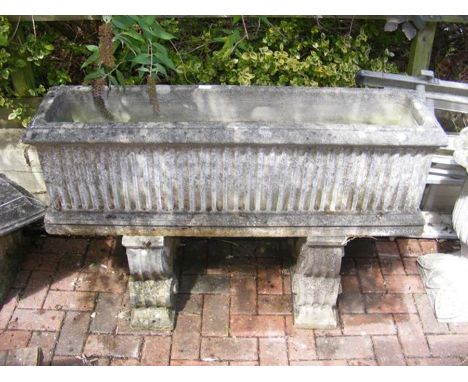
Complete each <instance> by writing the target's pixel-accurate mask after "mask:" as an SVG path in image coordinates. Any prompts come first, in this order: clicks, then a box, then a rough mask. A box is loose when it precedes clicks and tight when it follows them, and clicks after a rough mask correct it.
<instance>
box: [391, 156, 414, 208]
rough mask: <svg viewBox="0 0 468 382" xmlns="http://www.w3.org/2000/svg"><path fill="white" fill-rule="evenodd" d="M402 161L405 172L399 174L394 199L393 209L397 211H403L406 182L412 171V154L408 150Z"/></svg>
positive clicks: (406, 189)
mask: <svg viewBox="0 0 468 382" xmlns="http://www.w3.org/2000/svg"><path fill="white" fill-rule="evenodd" d="M403 157H404V160H403V162H402V163H405V165H406V168H405V171H403V172H402V173H401V175H400V176H399V181H400V184H399V185H398V192H397V196H396V199H395V209H396V210H397V211H404V210H405V200H406V194H407V192H408V181H409V175H408V174H409V173H410V172H412V171H413V169H414V163H413V159H414V158H413V153H412V150H411V149H409V150H408V151H407V152H406V153H405V154H404V155H403Z"/></svg>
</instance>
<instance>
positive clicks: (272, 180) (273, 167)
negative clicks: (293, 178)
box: [266, 147, 279, 212]
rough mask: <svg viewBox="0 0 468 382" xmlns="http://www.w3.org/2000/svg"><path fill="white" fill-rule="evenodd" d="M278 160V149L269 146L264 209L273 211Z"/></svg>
mask: <svg viewBox="0 0 468 382" xmlns="http://www.w3.org/2000/svg"><path fill="white" fill-rule="evenodd" d="M278 162H279V155H278V151H277V150H276V149H274V148H273V147H272V148H270V153H269V158H268V163H269V171H268V173H269V178H268V184H269V187H268V189H269V191H268V193H267V204H266V209H267V211H270V212H273V211H274V207H273V206H274V204H275V201H274V200H275V198H276V194H277V180H278V174H277V173H278V167H279V165H278Z"/></svg>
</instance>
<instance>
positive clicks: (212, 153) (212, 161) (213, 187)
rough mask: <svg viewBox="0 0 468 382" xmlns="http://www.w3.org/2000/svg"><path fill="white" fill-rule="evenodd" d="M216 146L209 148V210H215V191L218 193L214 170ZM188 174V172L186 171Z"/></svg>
mask: <svg viewBox="0 0 468 382" xmlns="http://www.w3.org/2000/svg"><path fill="white" fill-rule="evenodd" d="M216 151H217V149H216V148H213V147H212V148H210V157H211V159H210V177H211V210H212V211H216V210H217V206H216V203H217V193H218V173H217V172H216V163H217V162H218V160H217V155H216ZM187 174H189V173H187Z"/></svg>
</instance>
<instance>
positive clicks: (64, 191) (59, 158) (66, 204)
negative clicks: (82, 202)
mask: <svg viewBox="0 0 468 382" xmlns="http://www.w3.org/2000/svg"><path fill="white" fill-rule="evenodd" d="M54 154H55V161H56V162H55V163H57V166H58V171H59V176H60V190H61V192H60V194H61V196H62V203H61V207H62V209H63V210H69V209H70V207H71V201H70V194H69V193H68V188H67V185H66V183H67V177H66V175H65V169H64V166H63V154H62V150H61V148H57V149H55V150H54ZM57 154H58V155H57Z"/></svg>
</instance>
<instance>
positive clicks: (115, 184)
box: [104, 149, 123, 211]
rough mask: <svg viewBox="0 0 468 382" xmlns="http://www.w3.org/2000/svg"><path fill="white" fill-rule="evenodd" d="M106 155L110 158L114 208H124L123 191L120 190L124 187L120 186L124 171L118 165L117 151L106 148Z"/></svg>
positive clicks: (119, 209)
mask: <svg viewBox="0 0 468 382" xmlns="http://www.w3.org/2000/svg"><path fill="white" fill-rule="evenodd" d="M104 153H105V155H106V156H107V157H108V158H109V159H108V163H109V172H110V184H111V193H112V200H113V202H114V208H115V209H116V210H117V211H121V210H122V203H121V199H120V198H121V195H122V194H121V193H120V192H119V191H120V190H121V189H122V187H121V186H120V184H121V182H122V180H123V179H122V172H121V171H119V170H118V168H119V166H118V165H117V163H118V162H117V160H118V159H117V157H116V153H115V151H114V150H112V149H106V150H105V151H104Z"/></svg>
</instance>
